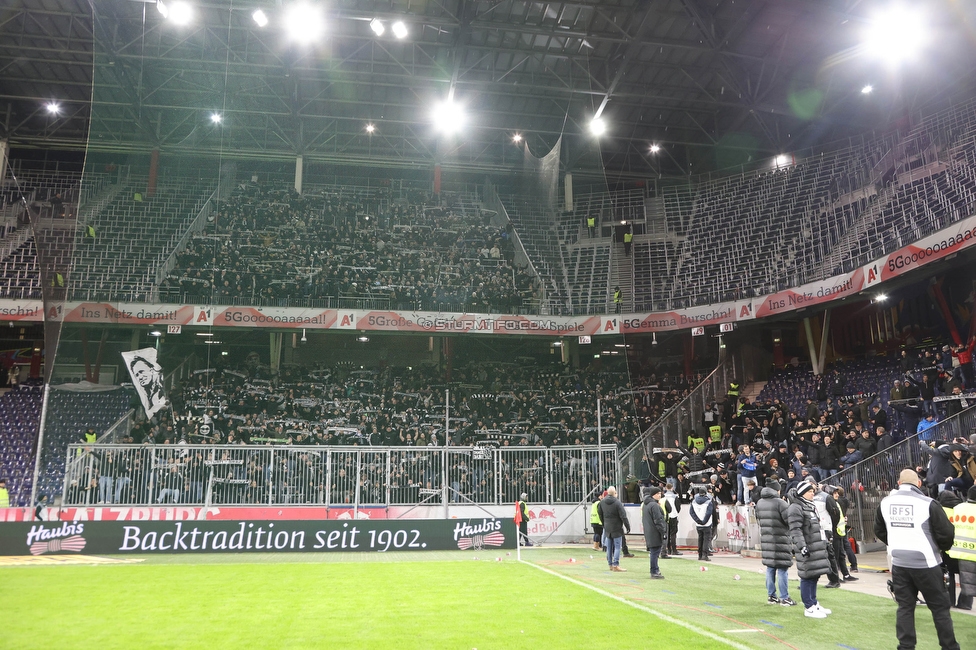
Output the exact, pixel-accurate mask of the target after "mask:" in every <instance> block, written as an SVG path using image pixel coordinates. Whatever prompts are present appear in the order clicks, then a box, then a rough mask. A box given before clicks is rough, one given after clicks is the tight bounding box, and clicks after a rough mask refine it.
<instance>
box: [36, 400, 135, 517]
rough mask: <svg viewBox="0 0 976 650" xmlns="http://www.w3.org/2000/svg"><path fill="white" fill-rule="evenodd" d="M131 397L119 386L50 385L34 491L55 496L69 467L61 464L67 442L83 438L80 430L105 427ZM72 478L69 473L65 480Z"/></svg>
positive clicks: (124, 409)
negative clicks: (61, 387)
mask: <svg viewBox="0 0 976 650" xmlns="http://www.w3.org/2000/svg"><path fill="white" fill-rule="evenodd" d="M131 401H132V393H131V392H130V391H128V390H125V389H122V388H116V389H115V390H109V391H99V392H82V391H73V390H59V389H52V390H51V394H50V398H49V401H48V412H47V422H46V426H45V429H44V444H43V449H42V450H41V461H42V463H41V467H40V473H39V475H38V481H37V488H38V494H46V495H48V496H49V497H51V499H52V500H53V499H54V497H56V496H59V495H60V494H61V490H62V487H63V485H64V480H65V475H66V469H68V470H70V469H71V468H66V466H65V450H66V449H67V448H68V444H69V443H73V442H84V436H83V434H84V432H85V431H87V430H88V429H94V430H95V431H96V432H98V433H102V432H104V431H106V430H107V429H108V428H109V427H110V426H112V425H113V424H114V423H115V422H116V421H118V420H119V419H120V418H122V417H123V416H124V415H125V414H126V413H127V412H128V411H129V410H130V402H131ZM69 474H70V471H69ZM76 478H77V477H76V476H69V481H70V480H76ZM28 496H29V494H28Z"/></svg>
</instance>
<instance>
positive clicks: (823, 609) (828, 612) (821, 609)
mask: <svg viewBox="0 0 976 650" xmlns="http://www.w3.org/2000/svg"><path fill="white" fill-rule="evenodd" d="M814 607H816V608H817V609H819V610H820V611H821V612H823V613H824V614H825V615H826V614H833V612H832V611H830V610H829V609H827V608H826V607H821V606H820V603H817V604H816V605H814Z"/></svg>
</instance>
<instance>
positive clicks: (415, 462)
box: [60, 444, 620, 508]
mask: <svg viewBox="0 0 976 650" xmlns="http://www.w3.org/2000/svg"><path fill="white" fill-rule="evenodd" d="M67 453H68V457H67V461H66V464H65V467H66V471H65V480H64V486H63V491H62V496H61V503H60V505H61V506H62V507H70V506H88V505H112V504H122V505H146V506H148V505H154V504H167V505H199V506H211V505H229V506H232V505H303V506H309V505H327V506H345V507H351V508H359V507H366V506H384V505H419V504H427V505H433V504H438V503H440V504H448V503H450V504H467V503H471V504H482V505H493V504H512V503H514V502H515V501H516V500H518V498H519V496H520V495H521V494H522V493H526V494H527V495H528V497H527V500H528V501H530V502H532V503H549V504H555V503H563V504H575V503H580V502H583V501H585V500H586V499H587V498H588V497H590V495H591V494H592V493H594V492H595V491H597V490H598V489H602V488H601V486H604V485H610V484H615V483H617V482H618V481H619V477H620V472H619V469H618V465H617V449H616V447H615V446H613V445H604V446H602V447H597V446H591V447H579V446H572V447H525V446H519V447H493V446H478V447H331V446H330V447H324V446H317V447H298V446H290V445H289V446H271V445H268V446H259V445H221V446H213V445H183V444H178V445H98V444H97V445H69V446H68V452H67Z"/></svg>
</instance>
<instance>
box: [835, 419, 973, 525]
mask: <svg viewBox="0 0 976 650" xmlns="http://www.w3.org/2000/svg"><path fill="white" fill-rule="evenodd" d="M974 428H976V407H971V408H968V409H966V410H965V411H963V412H962V413H959V414H957V415H955V416H953V417H951V418H947V419H946V420H943V421H942V422H939V423H938V424H937V425H936V426H935V427H933V428H932V429H929V430H928V431H927V432H926V433H925V434H924V435H925V438H926V439H927V440H942V441H951V440H952V439H953V438H957V437H968V436H969V434H970V433H971V432H972V431H973V429H974ZM923 444H926V443H925V441H924V440H922V439H921V437H920V435H918V434H916V435H914V436H912V437H910V438H906V439H905V440H902V441H900V442H898V443H897V444H895V445H893V446H891V447H889V448H888V449H886V450H884V451H883V452H881V453H878V454H875V455H874V456H871V457H870V458H867V459H865V460H863V461H861V462H860V463H858V464H857V465H853V466H851V467H848V468H846V469H844V470H843V471H841V472H838V473H837V474H834V475H833V476H831V477H830V478H828V479H827V480H826V481H825V482H826V483H828V484H830V485H839V486H840V487H842V488H844V491H845V493H846V496H847V497H848V499H850V506H849V508H848V512H846V513H844V514H845V515H846V516H847V528H848V530H850V529H852V528H853V534H854V538H855V539H859V540H862V541H865V542H869V543H870V542H875V541H877V538H876V537H875V535H874V517H875V514H876V513H877V510H878V506H879V505H881V500H882V499H883V498H885V497H886V496H888V493H889V492H890V491H891V490H894V489H895V488H897V487H898V474H899V473H900V472H901V470H903V469H905V468H906V467H910V468H913V469H914V468H916V467H926V466H927V465H928V462H929V459H930V458H931V456H930V454H928V453H926V452H925V451H924V450H923V449H922V445H923ZM926 446H927V444H926Z"/></svg>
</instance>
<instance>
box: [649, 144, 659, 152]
mask: <svg viewBox="0 0 976 650" xmlns="http://www.w3.org/2000/svg"><path fill="white" fill-rule="evenodd" d="M660 150H661V145H659V144H652V145H651V153H657V152H658V151H660Z"/></svg>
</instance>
